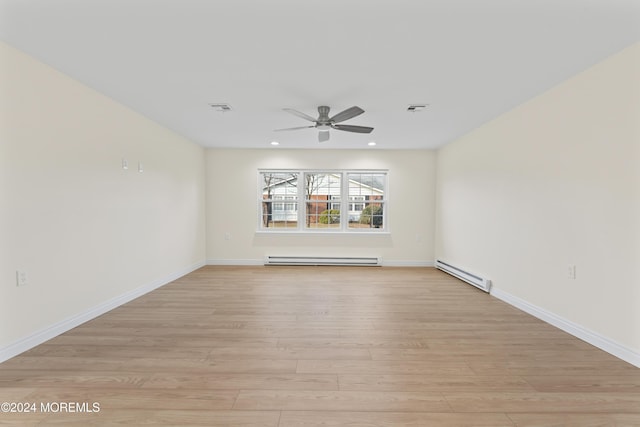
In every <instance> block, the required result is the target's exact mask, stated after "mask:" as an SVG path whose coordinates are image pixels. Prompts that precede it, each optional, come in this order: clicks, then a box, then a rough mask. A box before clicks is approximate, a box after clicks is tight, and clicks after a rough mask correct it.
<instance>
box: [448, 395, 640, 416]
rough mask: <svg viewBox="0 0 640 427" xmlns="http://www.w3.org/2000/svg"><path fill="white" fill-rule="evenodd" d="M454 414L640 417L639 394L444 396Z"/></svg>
mask: <svg viewBox="0 0 640 427" xmlns="http://www.w3.org/2000/svg"><path fill="white" fill-rule="evenodd" d="M444 396H445V398H446V399H447V402H449V404H450V405H451V407H452V408H453V410H454V411H455V412H505V413H507V412H537V413H547V412H577V413H587V414H590V413H609V412H612V413H614V412H615V413H633V414H640V395H638V394H631V393H542V392H524V393H519V392H518V393H516V392H511V393H483V394H470V393H457V394H449V393H444Z"/></svg>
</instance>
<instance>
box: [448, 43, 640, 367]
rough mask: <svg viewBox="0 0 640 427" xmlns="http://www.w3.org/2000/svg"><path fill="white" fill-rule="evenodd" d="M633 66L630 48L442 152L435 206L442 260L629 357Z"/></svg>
mask: <svg viewBox="0 0 640 427" xmlns="http://www.w3.org/2000/svg"><path fill="white" fill-rule="evenodd" d="M639 58H640V44H636V45H634V46H632V47H630V48H628V49H626V50H624V51H623V52H621V53H619V54H617V55H615V56H613V57H611V58H610V59H608V60H606V61H604V62H602V63H601V64H598V65H597V66H595V67H593V68H591V69H589V70H587V71H585V72H583V73H581V74H579V75H577V76H575V77H573V78H571V79H570V80H568V81H566V82H565V83H563V84H561V85H559V86H557V87H555V88H554V89H552V90H550V91H549V92H547V93H545V94H543V95H541V96H539V97H537V98H535V99H532V100H531V101H529V102H527V103H526V104H524V105H521V106H520V107H518V108H516V109H515V110H513V111H511V112H509V113H507V114H505V115H503V116H501V117H499V118H498V119H496V120H494V121H492V122H490V123H487V124H486V125H484V126H482V127H481V128H479V129H477V130H476V131H474V132H472V133H470V134H468V135H466V136H465V137H463V138H461V139H460V140H458V141H456V142H454V143H452V144H450V145H447V146H446V147H444V148H442V149H441V150H440V151H439V153H438V177H437V182H438V186H437V199H436V206H437V226H436V229H437V238H436V255H437V257H438V258H439V259H443V260H448V261H450V262H451V263H454V264H456V265H460V266H463V267H465V268H467V269H469V270H470V271H474V272H478V273H480V274H483V275H486V276H487V277H489V278H490V279H493V283H494V286H495V287H496V288H497V289H498V290H500V291H503V292H506V293H508V294H509V295H512V296H515V297H517V298H520V299H522V300H524V301H526V302H527V303H529V304H533V305H534V306H536V307H538V308H541V309H543V310H546V311H548V312H550V313H552V314H553V315H555V316H559V317H560V318H563V319H566V320H568V321H569V322H572V323H574V324H576V325H578V326H579V327H582V328H584V329H586V330H589V331H592V332H594V333H596V334H597V335H599V336H601V337H604V338H605V339H607V340H610V341H611V342H612V343H618V344H620V345H622V346H623V347H626V348H627V349H630V350H631V351H632V352H636V355H640V80H639V79H638V76H640V66H639ZM568 265H575V266H576V279H575V280H572V279H568V278H567V266H568ZM636 357H637V356H636ZM638 360H640V359H638Z"/></svg>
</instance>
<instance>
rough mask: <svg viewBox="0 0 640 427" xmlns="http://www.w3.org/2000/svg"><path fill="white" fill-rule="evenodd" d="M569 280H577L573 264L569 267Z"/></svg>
mask: <svg viewBox="0 0 640 427" xmlns="http://www.w3.org/2000/svg"><path fill="white" fill-rule="evenodd" d="M567 278H568V279H575V278H576V266H575V265H573V264H569V265H568V266H567Z"/></svg>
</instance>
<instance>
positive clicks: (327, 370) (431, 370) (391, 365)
mask: <svg viewBox="0 0 640 427" xmlns="http://www.w3.org/2000/svg"><path fill="white" fill-rule="evenodd" d="M297 372H298V373H300V374H368V375H377V374H425V375H463V376H467V375H474V373H473V371H472V370H471V369H470V368H469V367H468V366H467V364H466V363H463V362H443V361H440V363H431V362H430V361H415V360H411V361H402V360H382V361H381V360H300V361H298V369H297Z"/></svg>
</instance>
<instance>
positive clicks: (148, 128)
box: [0, 44, 205, 360]
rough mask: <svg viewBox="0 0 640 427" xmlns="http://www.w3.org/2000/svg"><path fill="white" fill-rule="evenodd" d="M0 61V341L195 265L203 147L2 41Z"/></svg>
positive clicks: (201, 228)
mask: <svg viewBox="0 0 640 427" xmlns="http://www.w3.org/2000/svg"><path fill="white" fill-rule="evenodd" d="M0 64H2V65H1V67H0V209H1V210H0V236H1V238H0V251H1V252H0V350H2V349H3V348H5V349H6V348H7V347H8V346H11V345H12V344H15V343H16V342H18V341H20V340H21V339H25V338H26V337H29V336H32V335H33V334H37V333H38V332H41V331H43V330H44V329H47V328H50V327H51V325H54V324H57V323H59V322H64V321H65V320H66V319H69V318H71V317H73V316H76V315H78V314H79V313H84V312H86V311H87V310H91V309H92V308H94V307H96V306H99V305H100V304H104V302H105V301H109V300H110V299H113V298H117V297H119V296H121V295H123V294H126V293H130V292H131V291H132V290H135V289H136V288H138V287H141V286H142V287H144V286H149V285H154V284H159V283H162V281H163V280H165V279H168V278H171V277H173V276H175V275H176V274H180V273H181V272H187V271H189V270H190V269H192V268H194V267H195V266H197V265H201V264H203V263H204V259H205V238H204V236H205V214H204V150H203V149H202V148H201V147H199V146H196V145H194V144H192V143H190V142H188V141H186V140H185V139H184V138H182V137H179V136H177V135H176V134H174V133H172V132H170V131H168V130H167V129H165V128H163V127H160V126H158V125H157V124H154V123H153V122H151V121H150V120H147V119H146V118H144V117H142V116H140V115H138V114H136V113H134V112H132V111H130V110H128V109H126V108H124V107H123V106H121V105H119V104H117V103H115V102H114V101H112V100H110V99H108V98H106V97H104V96H102V95H100V94H98V93H96V92H95V91H93V90H90V89H88V88H86V87H85V86H83V85H81V84H79V83H78V82H76V81H74V80H72V79H70V78H68V77H66V76H64V75H62V74H60V73H58V72H57V71H55V70H53V69H51V68H49V67H47V66H45V65H43V64H41V63H38V62H36V61H35V60H33V59H32V58H30V57H28V56H26V55H24V54H22V53H20V52H19V51H17V50H14V49H13V48H10V47H8V46H7V45H5V44H0ZM122 157H126V158H127V159H128V161H129V164H130V168H129V170H128V171H124V170H122V168H121V158H122ZM138 161H142V162H143V164H144V172H143V173H138V171H137V162H138ZM16 270H24V271H26V272H27V273H28V279H29V282H30V283H29V284H28V285H27V286H25V287H16V278H15V274H16ZM0 360H1V359H0Z"/></svg>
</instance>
